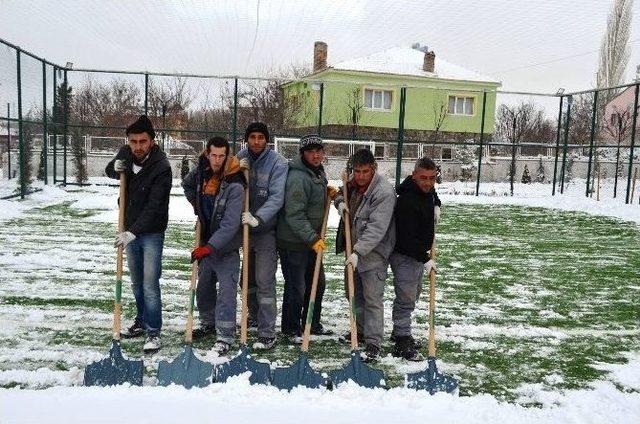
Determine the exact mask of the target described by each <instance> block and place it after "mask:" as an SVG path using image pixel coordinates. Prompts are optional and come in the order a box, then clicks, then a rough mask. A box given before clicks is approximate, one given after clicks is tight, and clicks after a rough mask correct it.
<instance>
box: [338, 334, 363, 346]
mask: <svg viewBox="0 0 640 424" xmlns="http://www.w3.org/2000/svg"><path fill="white" fill-rule="evenodd" d="M338 341H339V342H340V343H342V344H346V345H350V344H351V331H347V332H346V333H344V334H342V335H341V336H340V337H338ZM358 343H359V344H360V343H364V336H363V335H362V333H358Z"/></svg>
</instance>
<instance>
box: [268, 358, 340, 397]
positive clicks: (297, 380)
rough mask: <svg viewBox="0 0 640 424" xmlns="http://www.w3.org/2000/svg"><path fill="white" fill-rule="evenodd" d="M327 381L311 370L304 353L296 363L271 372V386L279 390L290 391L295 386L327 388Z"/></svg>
mask: <svg viewBox="0 0 640 424" xmlns="http://www.w3.org/2000/svg"><path fill="white" fill-rule="evenodd" d="M328 384H329V381H328V380H327V379H326V378H324V377H323V376H322V375H320V374H319V373H317V372H316V371H314V370H313V368H311V365H310V364H309V360H308V358H307V354H306V352H303V353H301V354H300V357H299V358H298V360H297V361H296V362H294V363H293V364H291V365H290V366H288V367H282V368H276V369H275V370H274V371H273V385H274V386H276V387H277V388H278V389H280V390H291V389H293V388H294V387H297V386H304V387H309V388H312V389H317V388H319V387H327V386H328Z"/></svg>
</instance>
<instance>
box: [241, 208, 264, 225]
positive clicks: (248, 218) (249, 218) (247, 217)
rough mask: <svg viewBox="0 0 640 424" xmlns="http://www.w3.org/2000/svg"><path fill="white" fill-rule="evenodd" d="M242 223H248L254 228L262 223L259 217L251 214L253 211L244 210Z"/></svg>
mask: <svg viewBox="0 0 640 424" xmlns="http://www.w3.org/2000/svg"><path fill="white" fill-rule="evenodd" d="M242 225H248V226H250V227H252V228H256V227H257V226H258V225H260V221H258V218H256V217H255V216H253V215H251V212H242Z"/></svg>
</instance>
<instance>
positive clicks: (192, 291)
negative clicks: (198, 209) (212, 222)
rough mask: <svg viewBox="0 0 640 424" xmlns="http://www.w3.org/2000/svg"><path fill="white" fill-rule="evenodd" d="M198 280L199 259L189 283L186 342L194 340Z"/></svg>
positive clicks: (196, 245) (193, 266) (198, 245)
mask: <svg viewBox="0 0 640 424" xmlns="http://www.w3.org/2000/svg"><path fill="white" fill-rule="evenodd" d="M194 240H195V243H194V247H193V248H194V249H195V248H198V247H200V219H198V218H196V229H195V237H194ZM197 282H198V261H193V263H192V264H191V284H190V285H189V305H188V306H187V327H186V329H185V332H184V341H185V343H186V344H189V345H190V344H191V343H192V342H193V304H194V301H195V296H196V287H197Z"/></svg>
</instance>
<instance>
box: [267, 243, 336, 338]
mask: <svg viewBox="0 0 640 424" xmlns="http://www.w3.org/2000/svg"><path fill="white" fill-rule="evenodd" d="M278 253H279V254H280V265H281V267H282V275H283V276H284V295H283V299H282V323H281V328H282V332H283V333H284V334H287V335H301V334H302V330H304V323H305V322H306V321H307V310H308V308H309V297H310V296H311V284H312V283H313V270H314V268H315V263H316V253H315V252H314V251H313V250H311V249H309V250H305V251H297V250H287V249H279V250H278ZM324 288H325V278H324V265H322V266H321V268H320V276H319V278H318V288H317V291H316V299H315V306H314V308H313V317H312V321H311V328H312V329H317V328H319V327H320V314H321V313H322V297H323V296H324Z"/></svg>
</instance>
